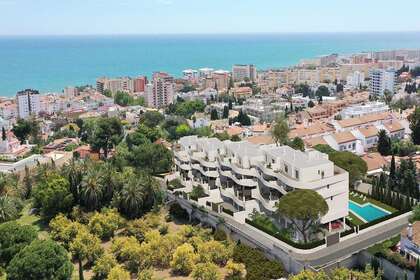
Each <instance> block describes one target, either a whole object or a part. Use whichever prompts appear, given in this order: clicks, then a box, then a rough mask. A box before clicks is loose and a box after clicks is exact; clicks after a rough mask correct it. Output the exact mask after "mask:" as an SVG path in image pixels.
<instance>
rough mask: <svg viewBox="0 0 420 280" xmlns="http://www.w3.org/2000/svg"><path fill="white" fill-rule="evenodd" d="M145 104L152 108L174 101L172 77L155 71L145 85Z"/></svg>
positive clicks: (161, 106)
mask: <svg viewBox="0 0 420 280" xmlns="http://www.w3.org/2000/svg"><path fill="white" fill-rule="evenodd" d="M146 96H147V104H148V106H150V107H152V108H163V107H165V106H168V105H169V104H171V103H172V102H173V101H174V98H175V84H174V78H173V77H172V76H170V75H169V74H167V73H163V72H156V73H154V74H153V77H152V80H151V81H150V83H148V84H147V86H146Z"/></svg>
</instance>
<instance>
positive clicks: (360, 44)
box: [0, 31, 420, 97]
mask: <svg viewBox="0 0 420 280" xmlns="http://www.w3.org/2000/svg"><path fill="white" fill-rule="evenodd" d="M392 49H420V32H413V31H409V32H365V33H353V32H346V33H249V34H246V33H240V34H164V35H163V34H162V35H153V34H144V35H134V34H133V35H128V34H127V35H65V36H60V35H50V36H46V35H41V36H0V96H9V97H10V96H14V95H15V94H16V92H17V91H19V90H21V89H25V88H34V89H38V90H40V91H41V92H43V93H45V92H60V91H61V90H62V89H63V88H64V87H66V86H77V85H85V84H91V85H95V81H96V78H98V77H101V76H108V77H119V76H138V75H147V76H150V75H151V74H152V73H153V72H154V71H165V72H168V73H170V74H172V75H174V76H175V77H180V76H181V74H182V73H181V72H182V70H184V69H188V68H193V69H197V68H202V67H211V68H214V69H225V70H230V69H231V67H232V65H233V64H238V63H241V64H248V63H252V64H255V65H256V67H257V69H270V68H282V67H287V66H291V65H295V64H297V63H299V61H300V60H301V59H304V58H313V57H316V56H320V55H326V54H331V53H338V54H341V55H345V54H352V53H359V52H369V51H381V50H392Z"/></svg>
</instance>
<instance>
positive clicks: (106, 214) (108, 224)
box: [88, 209, 123, 240]
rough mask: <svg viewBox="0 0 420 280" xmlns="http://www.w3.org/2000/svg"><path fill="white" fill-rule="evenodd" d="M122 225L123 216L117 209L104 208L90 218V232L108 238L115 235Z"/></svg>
mask: <svg viewBox="0 0 420 280" xmlns="http://www.w3.org/2000/svg"><path fill="white" fill-rule="evenodd" d="M122 225H123V218H122V217H121V215H120V214H119V213H118V211H117V210H116V209H104V210H103V211H102V212H101V213H95V214H94V215H93V216H92V217H91V218H90V219H89V224H88V228H89V230H90V232H92V233H93V234H95V235H97V236H98V237H99V238H101V239H105V240H106V239H109V238H111V237H113V236H114V232H115V231H116V230H117V229H119V228H120V227H121V226H122Z"/></svg>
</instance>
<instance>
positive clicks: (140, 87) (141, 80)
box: [133, 76, 147, 92]
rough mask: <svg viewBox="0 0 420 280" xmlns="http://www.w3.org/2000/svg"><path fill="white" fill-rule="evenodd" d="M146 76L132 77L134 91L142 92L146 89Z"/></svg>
mask: <svg viewBox="0 0 420 280" xmlns="http://www.w3.org/2000/svg"><path fill="white" fill-rule="evenodd" d="M146 85H147V77H146V76H140V77H137V78H134V79H133V89H134V92H144V91H145V90H146Z"/></svg>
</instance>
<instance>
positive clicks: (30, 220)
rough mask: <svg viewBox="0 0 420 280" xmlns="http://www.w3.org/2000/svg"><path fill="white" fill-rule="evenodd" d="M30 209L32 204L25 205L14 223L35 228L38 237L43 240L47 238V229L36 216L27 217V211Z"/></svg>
mask: <svg viewBox="0 0 420 280" xmlns="http://www.w3.org/2000/svg"><path fill="white" fill-rule="evenodd" d="M31 208H32V203H31V202H28V203H26V205H25V207H24V208H23V209H22V212H21V216H20V218H19V219H17V220H16V221H17V222H18V223H19V224H21V225H31V226H34V227H35V228H36V230H37V231H38V237H39V238H41V239H45V238H47V237H48V232H47V227H48V225H47V224H45V223H44V222H43V221H42V220H41V217H40V216H38V215H29V214H28V213H29V210H30V209H31Z"/></svg>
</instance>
